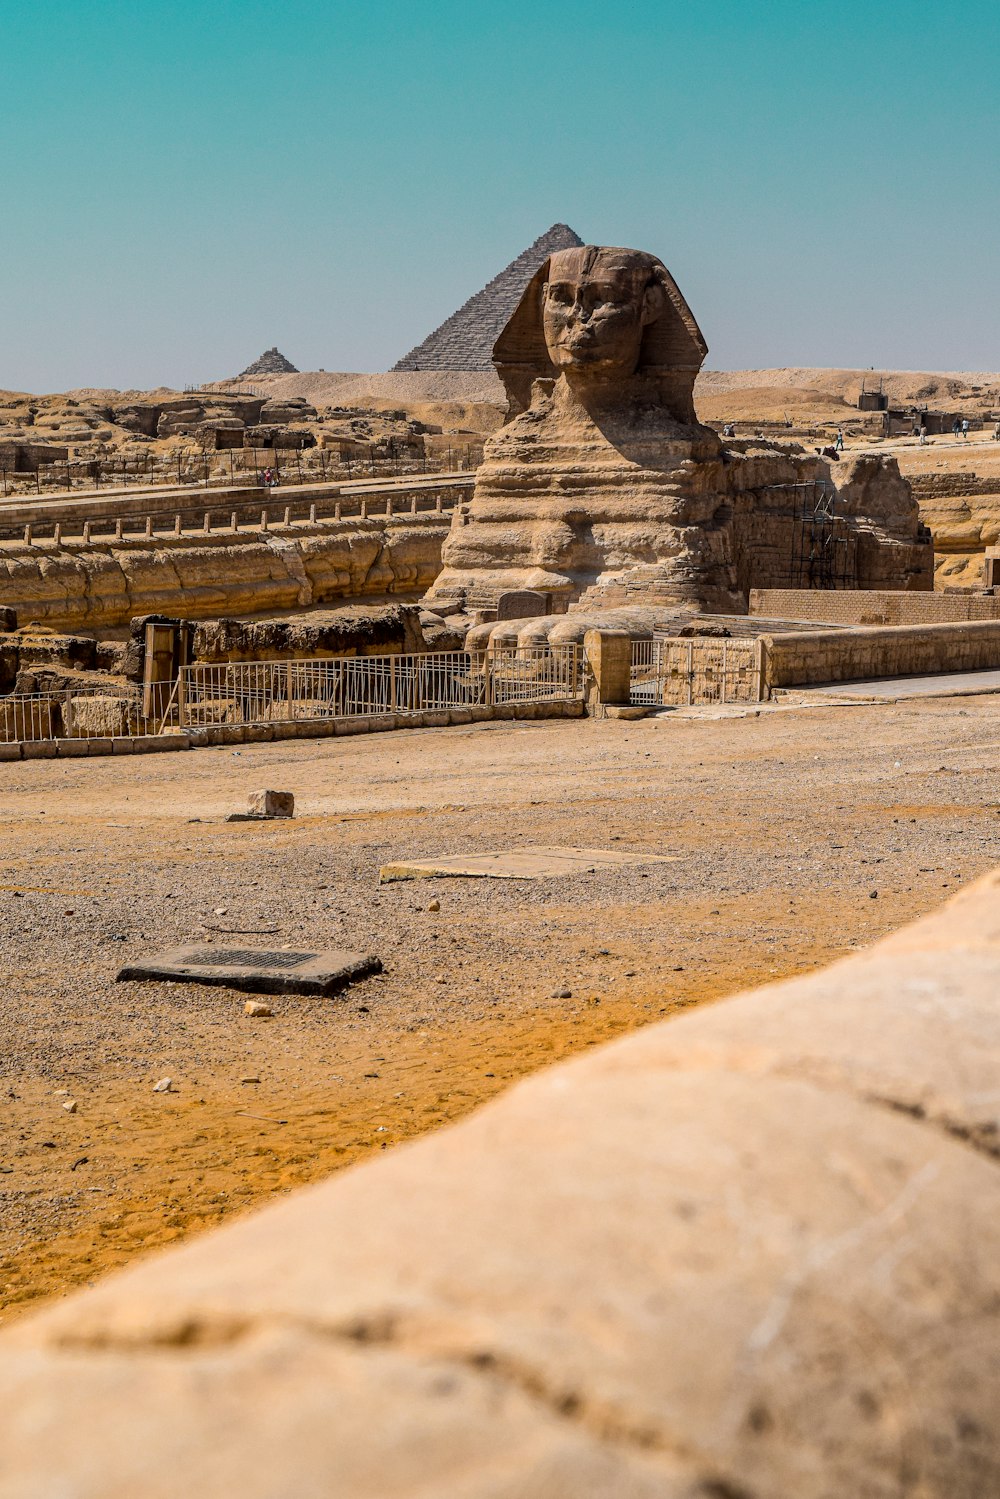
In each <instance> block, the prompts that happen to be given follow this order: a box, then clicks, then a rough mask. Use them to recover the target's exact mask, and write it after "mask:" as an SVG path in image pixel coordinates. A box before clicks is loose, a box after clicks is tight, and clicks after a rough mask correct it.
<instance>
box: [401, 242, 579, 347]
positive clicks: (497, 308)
mask: <svg viewBox="0 0 1000 1499" xmlns="http://www.w3.org/2000/svg"><path fill="white" fill-rule="evenodd" d="M582 244H583V240H582V239H581V238H580V236H579V235H578V234H577V233H576V231H575V230H573V229H571V228H570V227H569V225H568V224H553V225H552V227H551V229H547V230H546V231H545V233H544V234H542V235H539V237H538V239H536V240H535V243H534V244H533V245H529V246H528V248H527V249H526V250H522V252H521V254H520V255H519V256H518V257H517V259H516V260H512V261H511V263H510V265H509V266H507V267H505V269H504V270H502V271H501V272H500V274H499V275H498V276H494V277H493V280H492V281H490V282H489V284H488V285H486V286H484V287H483V289H482V291H480V292H477V293H476V295H475V296H474V297H470V298H469V300H468V301H467V302H466V303H464V304H463V306H461V307H460V308H459V309H458V311H457V312H453V313H452V315H451V317H450V318H447V319H446V320H445V322H443V323H442V324H441V326H440V328H435V330H434V332H433V333H430V334H428V336H427V337H426V338H425V339H424V341H423V343H421V344H418V345H417V347H416V348H415V349H411V350H410V352H409V353H408V354H404V356H403V358H402V359H400V360H399V362H398V364H394V365H393V367H392V368H393V371H394V372H395V371H396V370H491V369H492V368H493V345H494V344H495V343H496V341H497V339H498V338H499V337H500V334H501V331H502V330H503V328H504V327H505V326H506V323H507V320H508V318H509V317H510V315H511V313H512V312H513V311H514V308H515V307H516V306H517V304H518V302H520V300H521V295H522V293H523V291H524V288H525V287H526V286H527V284H528V282H529V281H530V280H531V278H532V276H533V275H534V274H535V272H536V271H537V270H538V267H539V266H540V265H541V264H542V263H543V262H544V261H546V260H548V258H549V256H550V255H554V254H555V252H556V251H557V250H571V249H575V248H576V247H577V246H579V245H582Z"/></svg>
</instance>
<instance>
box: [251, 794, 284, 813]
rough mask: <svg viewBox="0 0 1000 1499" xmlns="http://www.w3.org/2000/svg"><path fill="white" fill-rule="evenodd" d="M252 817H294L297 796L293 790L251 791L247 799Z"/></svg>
mask: <svg viewBox="0 0 1000 1499" xmlns="http://www.w3.org/2000/svg"><path fill="white" fill-rule="evenodd" d="M247 811H248V812H249V813H250V816H251V817H294V815H295V796H294V793H293V792H291V791H251V793H250V796H249V798H248V800H247Z"/></svg>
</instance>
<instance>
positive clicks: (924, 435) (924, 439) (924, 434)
mask: <svg viewBox="0 0 1000 1499" xmlns="http://www.w3.org/2000/svg"><path fill="white" fill-rule="evenodd" d="M926 443H927V428H926V427H925V426H924V425H923V423H922V422H921V424H920V446H921V447H925V446H926Z"/></svg>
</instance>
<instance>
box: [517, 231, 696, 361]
mask: <svg viewBox="0 0 1000 1499" xmlns="http://www.w3.org/2000/svg"><path fill="white" fill-rule="evenodd" d="M666 302H667V295H666V292H665V290H664V288H663V286H662V285H661V283H660V282H659V280H658V279H657V277H656V274H655V262H654V260H653V257H652V256H651V255H643V254H642V253H641V251H638V250H617V249H601V248H598V247H597V246H594V245H584V246H582V247H581V248H579V249H573V250H561V251H559V252H558V253H557V254H555V255H553V256H552V257H551V258H550V260H549V264H548V276H547V280H546V281H545V283H544V285H543V287H542V329H543V332H544V335H545V347H546V349H547V350H548V355H549V359H550V360H551V362H552V364H553V366H554V368H555V369H557V370H558V371H559V372H560V373H564V374H565V375H566V376H567V378H568V379H570V380H572V381H576V380H582V381H588V382H589V381H619V380H624V379H627V378H628V377H629V376H630V375H634V374H635V371H636V369H637V368H638V364H639V352H640V349H641V347H642V340H643V335H644V332H645V329H646V328H647V327H648V326H649V325H650V323H654V322H655V321H656V320H657V318H659V317H661V316H662V315H663V312H664V309H665V307H666Z"/></svg>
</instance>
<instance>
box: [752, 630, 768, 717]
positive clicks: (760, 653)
mask: <svg viewBox="0 0 1000 1499" xmlns="http://www.w3.org/2000/svg"><path fill="white" fill-rule="evenodd" d="M754 655H755V657H756V660H755V661H754V667H755V669H756V675H757V701H758V703H762V702H763V701H764V675H765V668H766V665H767V646H766V644H765V643H764V638H763V636H761V635H758V636H757V639H756V640H755V641H754Z"/></svg>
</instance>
